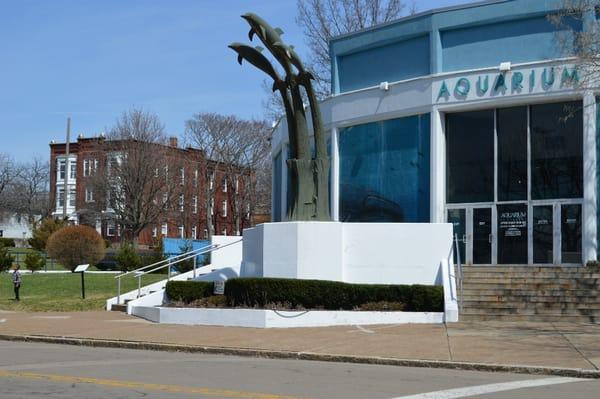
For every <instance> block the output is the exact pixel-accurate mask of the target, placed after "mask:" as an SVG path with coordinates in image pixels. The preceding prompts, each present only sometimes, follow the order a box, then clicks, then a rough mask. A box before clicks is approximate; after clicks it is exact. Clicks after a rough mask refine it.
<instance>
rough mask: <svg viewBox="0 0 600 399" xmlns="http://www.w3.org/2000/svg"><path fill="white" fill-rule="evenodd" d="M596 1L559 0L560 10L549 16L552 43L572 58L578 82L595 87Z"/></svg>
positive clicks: (599, 40)
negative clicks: (560, 2) (553, 34)
mask: <svg viewBox="0 0 600 399" xmlns="http://www.w3.org/2000/svg"><path fill="white" fill-rule="evenodd" d="M598 13H600V1H598V0H562V7H561V11H560V12H558V13H554V14H551V15H550V16H549V19H550V21H551V22H552V23H554V25H555V26H556V30H557V33H556V37H555V45H556V46H557V48H558V50H559V52H561V53H562V55H563V56H565V57H575V63H576V64H577V74H578V75H577V78H578V80H579V82H578V85H579V87H580V88H581V89H586V88H590V89H592V88H593V89H595V88H597V87H598V85H599V84H600V75H599V73H598V72H599V71H600V52H599V51H598V50H599V49H600V27H599V26H598V23H597V22H596V15H597V14H598Z"/></svg>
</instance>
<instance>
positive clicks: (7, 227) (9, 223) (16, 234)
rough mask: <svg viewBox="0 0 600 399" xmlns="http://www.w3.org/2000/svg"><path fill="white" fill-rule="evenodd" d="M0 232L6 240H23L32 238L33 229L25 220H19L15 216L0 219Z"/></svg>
mask: <svg viewBox="0 0 600 399" xmlns="http://www.w3.org/2000/svg"><path fill="white" fill-rule="evenodd" d="M0 230H2V236H3V237H4V238H14V239H18V240H22V239H23V238H26V239H27V238H31V227H30V226H29V224H28V223H27V221H26V220H25V218H24V217H23V218H20V219H19V218H17V217H16V216H14V215H6V216H3V217H0Z"/></svg>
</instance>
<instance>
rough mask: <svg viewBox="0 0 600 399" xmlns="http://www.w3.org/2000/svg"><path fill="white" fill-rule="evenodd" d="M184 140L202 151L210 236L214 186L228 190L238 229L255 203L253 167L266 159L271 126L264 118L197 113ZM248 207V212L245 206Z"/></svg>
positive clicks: (212, 221)
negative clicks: (269, 127)
mask: <svg viewBox="0 0 600 399" xmlns="http://www.w3.org/2000/svg"><path fill="white" fill-rule="evenodd" d="M186 126H187V128H186V140H187V141H188V143H190V145H193V146H195V147H197V148H199V149H200V150H202V151H203V153H204V157H203V165H202V168H201V169H202V170H203V171H204V173H205V181H206V182H207V183H206V184H204V196H205V198H204V201H203V202H204V204H206V209H205V214H206V225H207V226H208V227H207V228H208V231H209V236H212V235H213V234H214V233H215V231H214V226H215V223H214V218H213V216H214V214H215V209H214V205H215V204H214V202H215V193H216V190H217V189H220V188H222V189H223V190H227V199H228V203H227V206H228V209H231V212H232V218H233V221H234V226H235V227H234V228H235V230H236V232H240V231H241V229H242V227H243V220H244V218H245V216H246V215H247V213H250V214H252V210H253V209H252V208H254V206H255V204H256V199H257V196H256V178H255V168H256V166H257V165H259V164H260V163H261V162H263V160H264V159H265V158H268V153H269V152H268V149H269V144H268V137H269V135H270V129H268V125H267V124H266V122H264V121H254V120H253V121H246V120H242V119H239V118H237V117H235V116H232V115H219V114H214V113H200V114H197V115H194V117H193V119H191V120H189V121H187V124H186ZM248 205H249V206H250V208H251V209H250V212H248V209H247V206H248Z"/></svg>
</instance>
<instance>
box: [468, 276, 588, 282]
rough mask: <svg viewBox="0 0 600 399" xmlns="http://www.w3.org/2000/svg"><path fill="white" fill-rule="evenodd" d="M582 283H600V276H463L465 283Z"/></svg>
mask: <svg viewBox="0 0 600 399" xmlns="http://www.w3.org/2000/svg"><path fill="white" fill-rule="evenodd" d="M572 282H575V283H582V284H600V276H599V277H583V276H580V275H578V274H573V275H572V276H567V277H565V276H563V275H560V276H555V277H544V276H537V275H535V274H533V275H531V276H526V277H517V276H513V275H510V274H505V275H501V274H498V275H496V276H493V277H473V276H465V277H463V284H471V283H490V284H491V283H498V284H530V283H534V284H565V283H572Z"/></svg>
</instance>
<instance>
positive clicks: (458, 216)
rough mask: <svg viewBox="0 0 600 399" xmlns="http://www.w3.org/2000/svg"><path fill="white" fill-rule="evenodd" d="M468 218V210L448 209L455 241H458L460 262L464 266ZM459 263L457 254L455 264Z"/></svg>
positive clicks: (449, 221)
mask: <svg viewBox="0 0 600 399" xmlns="http://www.w3.org/2000/svg"><path fill="white" fill-rule="evenodd" d="M466 222H467V216H466V209H448V223H452V234H453V236H454V239H458V252H459V254H460V262H461V263H462V264H464V263H465V262H466V258H465V245H466V243H467V223H466ZM456 262H457V259H456V253H454V263H456Z"/></svg>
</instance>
